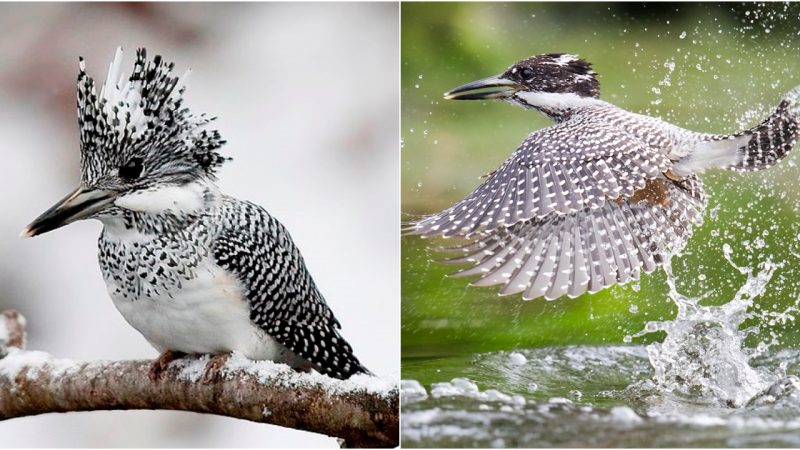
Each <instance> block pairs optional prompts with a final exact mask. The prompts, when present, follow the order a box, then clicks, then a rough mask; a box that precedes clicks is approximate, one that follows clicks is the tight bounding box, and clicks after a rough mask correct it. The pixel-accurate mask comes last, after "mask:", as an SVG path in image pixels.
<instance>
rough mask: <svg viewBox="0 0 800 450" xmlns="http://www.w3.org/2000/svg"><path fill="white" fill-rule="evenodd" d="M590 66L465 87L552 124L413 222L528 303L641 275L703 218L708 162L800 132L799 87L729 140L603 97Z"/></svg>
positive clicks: (760, 154) (739, 164) (739, 157)
mask: <svg viewBox="0 0 800 450" xmlns="http://www.w3.org/2000/svg"><path fill="white" fill-rule="evenodd" d="M596 75H597V74H596V73H595V72H594V70H592V68H591V65H590V64H589V63H588V62H586V61H584V60H582V59H580V58H578V57H577V56H575V55H569V54H561V53H551V54H545V55H538V56H533V57H531V58H528V59H524V60H522V61H519V62H518V63H516V64H514V65H512V66H511V67H509V68H508V69H507V70H506V71H505V72H503V73H502V74H500V75H497V76H493V77H489V78H485V79H482V80H478V81H475V82H472V83H467V84H465V85H463V86H459V87H457V88H455V89H453V90H451V91H450V92H448V93H446V94H445V98H446V99H451V100H486V99H498V100H502V101H505V102H508V103H511V104H513V105H517V106H520V107H522V108H524V109H532V110H536V111H539V112H541V113H543V114H544V115H546V116H547V117H549V118H550V119H552V120H553V121H554V122H555V124H554V125H552V126H550V127H547V128H544V129H542V130H538V131H535V132H533V133H531V134H530V135H529V136H528V137H527V138H526V139H525V140H524V141H523V142H522V144H521V145H520V146H519V148H517V150H516V151H515V152H514V153H513V154H512V155H511V157H509V158H508V159H507V160H506V161H505V162H504V163H503V164H502V165H501V166H500V167H499V168H497V169H496V170H495V171H493V172H492V173H490V174H489V175H488V176H487V177H486V179H485V180H484V181H483V182H482V183H481V185H480V186H478V187H477V188H476V189H475V190H474V191H473V192H472V193H470V194H469V195H467V197H466V198H464V199H463V200H461V201H459V202H458V203H456V204H455V205H453V206H451V207H450V208H447V209H446V210H444V211H442V212H439V213H436V214H432V215H430V216H427V217H424V218H422V219H421V220H419V221H417V222H415V223H413V224H412V225H411V226H410V229H409V230H408V231H410V233H411V234H418V235H421V236H423V237H435V236H439V237H445V238H449V237H460V238H465V239H467V243H466V244H464V245H460V246H456V247H450V248H447V249H446V250H448V251H450V252H452V254H454V256H453V257H451V258H449V259H447V260H445V261H446V262H449V263H453V264H468V265H469V267H467V268H465V269H462V270H459V271H458V272H456V273H455V275H458V276H470V275H471V276H478V278H477V280H476V281H474V282H473V284H474V285H478V286H489V285H501V286H502V287H501V290H500V294H501V295H509V294H518V293H522V298H523V299H526V300H530V299H534V298H538V297H545V298H546V299H555V298H558V297H561V296H564V295H567V296H569V297H576V296H579V295H581V294H583V293H584V292H592V293H593V292H597V291H599V290H601V289H604V288H606V287H608V286H611V285H613V284H623V283H628V282H630V281H634V280H638V279H639V277H640V275H641V272H645V273H649V272H652V271H653V270H655V269H656V268H657V267H658V266H659V265H662V264H664V262H665V261H667V260H668V259H669V258H670V257H671V256H672V255H674V254H676V253H679V252H680V251H681V250H682V249H683V247H684V246H685V244H686V242H687V240H688V239H689V237H690V236H691V233H692V227H694V226H700V225H701V224H702V221H703V211H704V209H705V207H706V196H705V193H704V191H703V185H702V183H701V181H700V178H699V177H698V176H699V175H700V174H702V173H703V172H704V171H705V170H707V169H712V168H721V169H731V170H734V171H752V170H761V169H766V168H768V167H771V166H772V165H774V164H775V163H777V162H778V161H780V160H781V159H782V158H783V157H784V156H786V154H787V153H788V152H789V150H791V149H792V148H793V147H794V145H795V142H796V141H797V137H798V111H800V107H799V106H798V103H797V102H798V96H800V87H798V88H795V89H794V90H792V91H791V92H790V93H789V94H787V95H786V96H785V97H784V98H783V99H782V100H781V101H780V103H779V104H778V107H777V108H776V109H775V112H774V113H772V115H771V116H769V117H768V118H767V119H766V120H764V121H763V122H762V123H761V124H759V125H757V126H755V127H753V128H751V129H749V130H746V131H742V132H739V133H736V134H733V135H717V134H704V133H697V132H694V131H689V130H685V129H683V128H680V127H677V126H675V125H672V124H669V123H666V122H664V121H662V120H660V119H657V118H653V117H648V116H644V115H640V114H634V113H631V112H628V111H625V110H623V109H621V108H618V107H616V106H614V105H612V104H610V103H607V102H605V101H603V100H600V85H599V83H598V81H597V77H596Z"/></svg>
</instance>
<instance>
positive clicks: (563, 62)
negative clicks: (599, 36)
mask: <svg viewBox="0 0 800 450" xmlns="http://www.w3.org/2000/svg"><path fill="white" fill-rule="evenodd" d="M596 75H597V74H596V73H595V71H594V70H592V65H591V64H590V63H588V62H586V61H584V60H582V59H580V58H578V57H577V56H575V55H570V54H566V53H548V54H546V55H537V56H532V57H530V58H528V59H523V60H522V61H520V62H518V63H516V64H514V65H513V66H511V67H509V68H508V70H506V71H505V72H504V73H503V74H502V75H501V78H505V79H508V80H511V81H514V82H516V83H518V84H519V85H521V86H524V88H525V89H527V90H529V91H532V92H551V93H571V94H576V95H579V96H581V97H592V98H599V97H600V83H599V82H598V81H597V78H596Z"/></svg>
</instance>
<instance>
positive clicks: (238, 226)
mask: <svg viewBox="0 0 800 450" xmlns="http://www.w3.org/2000/svg"><path fill="white" fill-rule="evenodd" d="M221 214H222V216H223V217H222V218H223V220H222V222H223V223H224V224H225V225H224V226H223V228H222V229H221V230H220V232H219V234H218V235H217V238H216V240H215V241H214V243H213V253H214V255H213V256H214V258H215V260H216V262H217V264H219V265H220V266H221V267H223V268H224V269H227V270H229V271H231V272H232V273H234V274H235V275H236V276H237V278H238V279H239V281H241V282H242V284H243V285H244V286H245V289H246V291H247V300H248V302H249V304H250V319H251V320H252V321H253V322H255V323H256V324H257V325H258V326H260V327H261V328H262V329H263V330H264V331H266V332H267V334H269V335H270V336H272V337H273V338H274V339H275V340H277V341H278V342H280V343H281V344H283V345H284V346H286V347H287V348H288V349H290V350H291V351H293V352H294V353H295V354H297V355H298V356H300V357H302V358H303V359H306V360H307V361H309V362H311V363H312V364H313V365H314V368H315V369H316V370H317V371H319V372H321V373H324V374H328V375H330V376H333V377H336V378H342V379H345V378H348V377H350V375H353V374H355V373H361V372H367V370H366V369H365V368H364V367H363V366H362V365H361V363H360V362H359V361H358V359H357V358H356V357H355V355H354V354H353V349H352V348H351V347H350V344H348V343H347V341H345V340H344V338H343V337H342V336H341V335H340V334H339V328H340V325H339V322H338V321H337V320H336V318H335V317H334V316H333V313H332V312H331V310H330V308H329V307H328V305H327V304H326V303H325V299H324V298H323V297H322V294H321V293H320V292H319V289H317V286H316V284H314V280H313V278H312V277H311V274H310V273H309V272H308V269H307V268H306V265H305V262H304V261H303V257H302V256H301V255H300V251H299V250H298V248H297V247H296V246H295V245H294V242H292V239H291V236H290V235H289V233H288V231H286V228H285V227H284V226H283V224H281V223H280V222H278V220H277V219H275V218H274V217H272V216H270V215H269V214H268V213H267V212H266V211H265V210H264V209H263V208H261V207H260V206H258V205H255V204H252V203H249V202H242V201H239V200H236V199H233V198H229V197H228V198H226V199H225V203H224V207H223V209H222V213H221Z"/></svg>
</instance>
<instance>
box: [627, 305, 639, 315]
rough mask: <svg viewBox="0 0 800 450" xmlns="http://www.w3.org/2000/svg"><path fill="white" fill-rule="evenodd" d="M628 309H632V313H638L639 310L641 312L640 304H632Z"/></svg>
mask: <svg viewBox="0 0 800 450" xmlns="http://www.w3.org/2000/svg"><path fill="white" fill-rule="evenodd" d="M628 311H630V312H631V313H633V314H636V313H638V312H639V307H638V306H636V305H631V307H630V308H628Z"/></svg>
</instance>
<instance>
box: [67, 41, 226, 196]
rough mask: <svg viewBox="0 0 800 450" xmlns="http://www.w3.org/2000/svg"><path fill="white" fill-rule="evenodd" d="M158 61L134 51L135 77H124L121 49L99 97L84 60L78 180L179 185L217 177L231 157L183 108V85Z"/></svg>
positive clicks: (80, 85)
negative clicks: (221, 152)
mask: <svg viewBox="0 0 800 450" xmlns="http://www.w3.org/2000/svg"><path fill="white" fill-rule="evenodd" d="M173 68H174V64H173V63H168V62H166V61H164V60H163V59H162V58H161V56H156V57H155V58H153V59H151V60H149V59H148V58H147V52H146V50H145V49H143V48H142V49H139V50H137V52H136V61H135V63H134V66H133V71H132V72H131V74H130V76H129V77H127V78H125V76H124V75H122V49H121V48H120V49H117V52H116V55H115V57H114V60H113V61H112V63H111V66H110V68H109V71H108V76H107V77H106V80H105V82H104V83H103V85H102V86H101V88H100V92H99V93H98V92H97V89H96V84H95V81H94V80H93V79H92V78H91V77H90V76H88V75H87V74H86V71H85V64H84V61H83V59H82V58H81V60H80V73H79V74H78V123H79V126H80V150H81V181H82V184H83V185H84V186H87V187H95V186H102V187H107V188H115V189H124V190H128V189H133V188H136V187H137V186H145V185H148V184H153V183H155V182H162V183H171V184H182V183H187V182H190V181H192V180H194V179H197V178H200V177H204V176H205V177H210V178H212V179H213V178H214V176H215V172H216V169H217V168H218V167H219V166H220V165H221V164H222V163H223V162H224V161H225V160H226V159H225V158H224V157H222V156H221V155H220V154H219V153H218V152H217V150H218V149H219V148H220V147H221V146H222V145H223V144H224V143H225V141H223V140H222V139H221V138H220V135H219V133H218V132H217V131H216V130H207V129H205V125H206V124H208V123H209V122H210V121H211V120H212V119H211V118H207V117H206V116H205V115H199V116H195V115H193V114H192V113H191V112H190V111H189V109H188V108H186V107H185V106H184V104H183V102H184V101H183V93H184V90H185V81H186V78H187V76H188V75H189V73H190V72H189V71H187V72H186V74H185V75H183V76H182V77H178V76H175V75H174V74H173Z"/></svg>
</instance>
